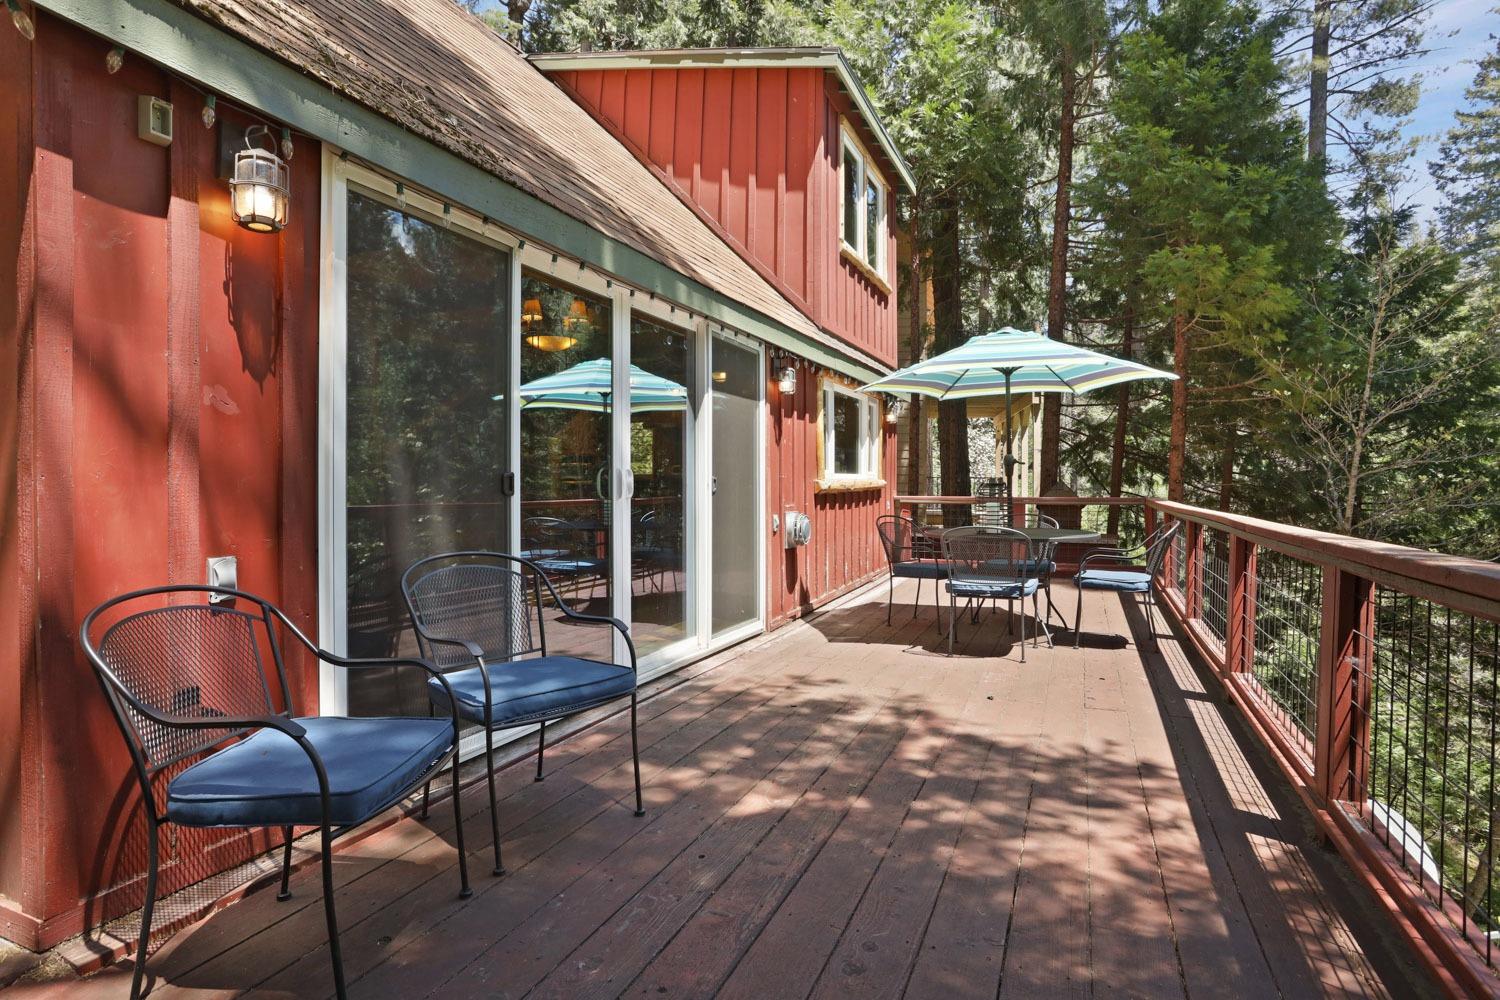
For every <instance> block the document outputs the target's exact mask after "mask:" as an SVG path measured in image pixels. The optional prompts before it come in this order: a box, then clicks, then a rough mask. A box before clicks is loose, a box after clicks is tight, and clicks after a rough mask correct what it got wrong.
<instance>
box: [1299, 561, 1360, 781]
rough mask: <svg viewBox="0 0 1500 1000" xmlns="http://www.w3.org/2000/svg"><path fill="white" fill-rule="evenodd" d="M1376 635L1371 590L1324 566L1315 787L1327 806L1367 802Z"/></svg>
mask: <svg viewBox="0 0 1500 1000" xmlns="http://www.w3.org/2000/svg"><path fill="white" fill-rule="evenodd" d="M1374 634H1375V585H1374V584H1373V583H1371V582H1370V581H1369V580H1365V579H1362V578H1360V577H1358V576H1356V575H1354V574H1353V573H1349V572H1346V571H1344V570H1340V569H1335V568H1333V567H1324V569H1323V628H1322V635H1321V637H1320V639H1319V643H1318V723H1317V731H1316V734H1315V735H1316V746H1315V747H1314V752H1313V784H1314V787H1315V788H1316V790H1317V792H1318V794H1319V795H1320V796H1321V797H1322V798H1323V800H1324V801H1325V802H1332V801H1334V800H1336V799H1341V800H1344V801H1350V802H1359V803H1361V804H1363V802H1364V801H1365V799H1366V798H1367V797H1368V791H1367V789H1366V784H1367V777H1368V769H1369V750H1370V672H1371V667H1372V663H1371V659H1372V653H1373V652H1374V650H1373V646H1372V639H1373V636H1374Z"/></svg>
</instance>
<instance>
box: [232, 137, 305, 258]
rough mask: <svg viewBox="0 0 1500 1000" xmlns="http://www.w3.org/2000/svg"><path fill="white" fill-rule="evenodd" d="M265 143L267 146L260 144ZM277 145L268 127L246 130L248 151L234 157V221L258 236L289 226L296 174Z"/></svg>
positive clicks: (242, 151)
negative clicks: (288, 217)
mask: <svg viewBox="0 0 1500 1000" xmlns="http://www.w3.org/2000/svg"><path fill="white" fill-rule="evenodd" d="M260 141H263V142H264V143H265V144H266V145H265V146H264V147H262V146H259V145H257V142H260ZM275 150H276V142H275V140H274V139H272V138H271V130H270V129H268V128H266V127H265V126H264V125H252V126H250V127H249V128H248V129H246V130H245V148H244V149H242V150H240V151H239V152H238V153H235V154H234V173H233V174H232V175H231V177H230V179H229V202H230V209H231V211H232V212H233V214H234V221H235V222H238V223H239V224H240V225H241V226H244V227H245V228H246V229H248V230H250V231H251V232H255V233H277V232H280V231H281V230H282V228H283V227H285V226H286V220H287V211H288V209H289V207H290V204H291V200H292V172H291V168H290V167H288V166H287V164H286V161H285V160H283V159H282V158H281V157H279V156H277V155H276V151H275Z"/></svg>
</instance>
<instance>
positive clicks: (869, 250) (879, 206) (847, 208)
mask: <svg viewBox="0 0 1500 1000" xmlns="http://www.w3.org/2000/svg"><path fill="white" fill-rule="evenodd" d="M842 137H843V164H842V167H841V170H840V172H841V173H842V175H843V176H842V177H841V178H840V180H841V189H840V190H841V191H842V194H841V196H840V201H841V202H842V209H843V210H842V212H841V213H840V223H839V226H840V232H839V240H840V242H841V243H842V244H843V247H844V250H845V252H847V253H849V254H850V255H852V256H853V257H855V258H856V259H858V260H859V261H860V262H861V263H863V264H865V265H866V266H867V267H868V268H869V269H870V270H871V271H874V272H875V274H876V275H878V276H879V277H880V278H882V279H884V278H885V256H886V253H885V244H886V206H887V201H888V195H887V193H886V192H887V188H886V186H885V181H884V180H882V179H881V176H880V172H879V171H878V170H876V169H875V165H874V164H873V163H871V162H870V157H869V155H868V154H866V153H865V150H864V147H863V146H861V145H860V144H859V140H857V139H855V138H854V135H853V133H851V132H850V131H849V130H848V128H847V127H846V128H845V129H843V131H842Z"/></svg>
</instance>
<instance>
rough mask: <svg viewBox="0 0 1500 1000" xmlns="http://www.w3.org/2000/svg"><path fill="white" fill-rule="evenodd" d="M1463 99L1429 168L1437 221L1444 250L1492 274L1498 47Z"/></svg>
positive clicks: (1498, 156)
mask: <svg viewBox="0 0 1500 1000" xmlns="http://www.w3.org/2000/svg"><path fill="white" fill-rule="evenodd" d="M1464 98H1465V102H1466V104H1467V107H1465V108H1464V109H1463V110H1460V111H1459V112H1458V113H1457V114H1456V115H1455V116H1454V117H1455V118H1456V119H1457V120H1456V122H1455V123H1454V125H1453V127H1452V128H1450V129H1449V130H1448V136H1447V138H1446V139H1444V141H1443V145H1442V150H1441V152H1440V154H1439V155H1438V157H1437V159H1436V160H1434V161H1433V163H1432V176H1433V179H1434V180H1436V181H1437V186H1438V189H1439V190H1440V191H1441V192H1442V193H1443V197H1444V201H1443V203H1442V204H1441V205H1440V206H1439V208H1438V218H1439V220H1440V221H1441V223H1442V227H1443V237H1444V239H1445V241H1446V242H1447V244H1448V245H1449V246H1450V247H1452V248H1453V249H1455V250H1457V251H1459V252H1460V253H1461V254H1462V255H1463V256H1464V257H1466V258H1468V259H1469V260H1471V261H1474V262H1476V263H1478V264H1481V265H1483V266H1485V267H1487V268H1488V269H1489V270H1490V271H1491V273H1492V274H1493V273H1494V272H1495V271H1496V270H1497V269H1500V198H1497V197H1496V195H1495V191H1496V185H1497V184H1500V42H1497V47H1496V49H1495V50H1494V51H1491V52H1490V53H1489V54H1488V55H1487V56H1485V57H1484V58H1483V59H1482V60H1480V62H1479V70H1478V72H1477V73H1475V74H1474V82H1473V83H1471V84H1469V87H1468V89H1467V90H1466V91H1465V92H1464Z"/></svg>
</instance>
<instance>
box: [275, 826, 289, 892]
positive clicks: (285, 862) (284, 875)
mask: <svg viewBox="0 0 1500 1000" xmlns="http://www.w3.org/2000/svg"><path fill="white" fill-rule="evenodd" d="M281 833H282V836H283V838H284V839H285V843H284V846H283V847H282V849H281V891H280V892H278V893H277V894H276V901H277V902H278V903H285V902H286V901H287V900H289V899H291V898H292V887H291V881H292V828H291V827H289V826H284V827H282V828H281Z"/></svg>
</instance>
